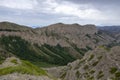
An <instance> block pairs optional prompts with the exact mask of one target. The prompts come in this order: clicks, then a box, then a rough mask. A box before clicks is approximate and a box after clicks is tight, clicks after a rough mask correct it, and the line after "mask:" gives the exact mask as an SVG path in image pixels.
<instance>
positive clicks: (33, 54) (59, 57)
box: [0, 36, 76, 67]
mask: <svg viewBox="0 0 120 80" xmlns="http://www.w3.org/2000/svg"><path fill="white" fill-rule="evenodd" d="M0 44H1V45H2V46H4V48H5V50H7V51H8V52H10V53H12V54H14V55H15V56H17V57H18V58H20V59H22V60H27V61H30V62H32V63H33V64H35V65H38V66H46V67H49V66H54V65H66V64H67V63H68V62H72V61H74V60H75V59H76V58H74V57H73V56H72V55H70V54H69V48H66V47H61V46H60V45H59V44H58V45H56V46H50V45H48V44H44V45H42V46H39V45H37V44H30V43H29V42H27V41H26V40H24V39H22V38H21V37H18V36H2V37H1V38H0ZM0 59H1V58H0ZM41 62H42V63H44V64H42V63H41Z"/></svg>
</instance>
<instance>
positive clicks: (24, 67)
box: [0, 60, 47, 76]
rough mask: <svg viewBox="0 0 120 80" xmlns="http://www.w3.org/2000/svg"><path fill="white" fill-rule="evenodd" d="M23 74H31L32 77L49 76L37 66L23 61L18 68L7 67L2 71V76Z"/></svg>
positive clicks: (0, 70)
mask: <svg viewBox="0 0 120 80" xmlns="http://www.w3.org/2000/svg"><path fill="white" fill-rule="evenodd" d="M15 72H17V73H21V74H30V75H47V73H46V72H45V71H44V70H43V69H40V68H38V67H36V66H35V65H33V64H31V63H30V62H28V61H23V60H22V64H21V65H18V66H12V67H6V68H1V69H0V76H1V75H6V74H10V73H15Z"/></svg>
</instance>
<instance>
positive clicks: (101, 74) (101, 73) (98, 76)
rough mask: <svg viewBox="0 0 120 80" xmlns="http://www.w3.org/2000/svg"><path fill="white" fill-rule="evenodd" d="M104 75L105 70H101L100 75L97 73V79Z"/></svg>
mask: <svg viewBox="0 0 120 80" xmlns="http://www.w3.org/2000/svg"><path fill="white" fill-rule="evenodd" d="M103 76H104V74H103V71H99V73H98V75H97V79H100V78H102V77H103Z"/></svg>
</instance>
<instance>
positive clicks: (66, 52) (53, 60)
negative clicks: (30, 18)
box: [0, 22, 114, 66]
mask: <svg viewBox="0 0 120 80" xmlns="http://www.w3.org/2000/svg"><path fill="white" fill-rule="evenodd" d="M0 29H1V31H0V35H1V37H0V45H1V47H2V48H3V49H4V50H5V51H6V52H8V53H10V54H11V55H15V56H17V57H19V58H20V59H24V60H28V61H31V62H32V63H34V64H37V65H40V62H43V63H45V64H46V63H47V64H53V65H65V64H67V63H68V62H72V61H74V60H76V59H80V58H82V57H83V56H84V54H85V53H86V52H87V51H89V50H92V49H94V48H95V47H96V46H98V45H105V44H109V43H110V42H111V41H113V40H114V39H113V38H112V37H110V36H108V35H106V34H104V33H98V30H97V28H96V27H95V26H94V25H84V26H82V25H79V24H71V25H70V24H63V23H57V24H53V25H49V26H46V27H43V28H37V29H32V28H29V27H26V26H22V25H18V24H15V23H10V22H1V23H0ZM28 56H29V57H28ZM40 66H41V65H40Z"/></svg>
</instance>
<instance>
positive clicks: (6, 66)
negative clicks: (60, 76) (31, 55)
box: [0, 57, 57, 80]
mask: <svg viewBox="0 0 120 80" xmlns="http://www.w3.org/2000/svg"><path fill="white" fill-rule="evenodd" d="M21 79H22V80H43V79H44V80H54V79H55V78H53V77H52V76H50V75H49V74H48V73H47V72H46V71H45V70H43V69H41V68H38V67H37V66H35V65H33V64H32V63H30V62H28V61H24V60H20V59H19V58H16V57H9V58H6V60H5V61H4V62H3V63H2V64H0V80H21ZM56 80H57V79H56Z"/></svg>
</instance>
